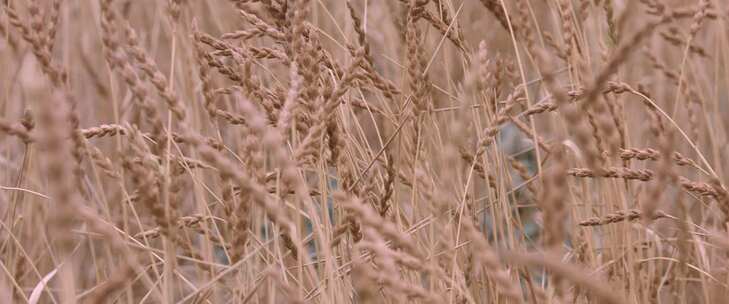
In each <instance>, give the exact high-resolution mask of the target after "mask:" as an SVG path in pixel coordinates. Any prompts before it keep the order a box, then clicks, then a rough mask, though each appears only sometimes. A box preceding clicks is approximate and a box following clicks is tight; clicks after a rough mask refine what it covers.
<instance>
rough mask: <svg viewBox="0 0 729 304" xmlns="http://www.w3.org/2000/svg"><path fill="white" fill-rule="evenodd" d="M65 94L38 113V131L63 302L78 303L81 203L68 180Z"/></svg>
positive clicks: (57, 93) (72, 181)
mask: <svg viewBox="0 0 729 304" xmlns="http://www.w3.org/2000/svg"><path fill="white" fill-rule="evenodd" d="M64 97H65V96H64V93H63V92H60V91H54V92H53V95H52V96H50V97H49V98H48V99H46V100H45V101H44V104H43V105H42V106H40V107H38V108H39V112H38V122H39V123H38V131H39V144H40V149H41V151H42V152H41V153H43V155H45V156H44V158H45V162H44V167H43V171H44V172H45V174H46V176H47V177H48V195H49V196H50V197H52V198H53V212H52V213H51V214H52V215H51V217H50V223H49V224H50V225H49V230H48V231H49V234H50V236H51V239H52V240H53V241H55V243H56V244H57V246H58V247H57V248H58V249H59V252H58V255H57V256H58V257H59V260H60V263H62V264H61V265H60V268H61V269H60V271H59V273H60V274H59V280H57V282H58V284H59V285H60V286H59V290H60V292H61V299H62V302H64V303H73V302H75V297H76V294H75V292H76V287H75V285H76V282H77V280H76V279H77V278H76V276H75V274H74V272H75V269H76V262H75V260H74V259H73V258H71V257H72V254H71V253H72V251H73V248H74V246H76V241H77V239H76V234H75V233H74V232H73V231H72V230H73V229H74V226H75V220H76V215H75V214H76V212H77V210H76V207H77V206H79V205H81V204H79V200H80V199H81V198H80V196H79V195H78V193H77V192H76V185H75V182H76V181H77V180H76V179H73V178H68V177H69V176H72V174H73V167H72V166H71V162H69V161H68V160H69V159H71V158H72V157H71V151H72V149H73V147H72V146H71V143H70V141H69V140H68V139H67V136H68V134H70V133H71V127H70V125H69V123H68V121H67V120H66V116H67V115H68V114H67V113H68V111H69V109H68V106H67V102H65V101H64V100H63V98H64Z"/></svg>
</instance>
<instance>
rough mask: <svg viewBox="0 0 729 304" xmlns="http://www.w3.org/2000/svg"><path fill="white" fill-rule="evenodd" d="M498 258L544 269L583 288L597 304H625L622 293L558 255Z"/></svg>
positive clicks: (504, 256) (511, 254) (503, 256)
mask: <svg viewBox="0 0 729 304" xmlns="http://www.w3.org/2000/svg"><path fill="white" fill-rule="evenodd" d="M500 256H501V257H502V258H503V259H505V260H506V261H507V262H509V263H514V264H518V265H523V266H531V267H544V268H545V269H546V270H547V271H549V272H550V273H552V275H554V276H556V277H560V278H563V279H565V280H567V281H569V282H571V283H573V284H575V285H577V286H579V287H581V288H584V289H585V290H587V292H588V293H589V294H590V295H591V297H593V298H594V299H596V300H597V302H598V303H610V304H620V303H626V301H625V296H624V295H623V294H622V292H620V291H618V290H616V289H615V288H611V286H609V285H607V284H604V282H602V281H599V280H597V279H595V278H594V277H591V276H590V275H589V274H590V271H588V270H585V269H582V268H581V267H579V266H577V265H572V264H566V263H563V262H562V261H561V260H560V256H558V255H554V254H538V253H517V252H504V253H503V254H501V255H500Z"/></svg>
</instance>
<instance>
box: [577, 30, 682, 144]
mask: <svg viewBox="0 0 729 304" xmlns="http://www.w3.org/2000/svg"><path fill="white" fill-rule="evenodd" d="M667 21H668V19H667V18H662V19H660V20H657V21H653V22H649V23H647V24H645V25H644V26H643V27H641V28H640V29H639V30H637V31H636V32H635V33H634V34H633V36H631V37H630V38H628V39H627V40H626V41H624V42H623V43H622V44H621V45H619V46H618V47H617V48H616V49H615V51H614V53H613V55H612V56H611V57H610V59H609V60H608V61H607V62H606V63H605V66H604V67H603V68H602V69H601V70H600V71H599V72H598V73H597V76H595V78H594V79H593V80H592V81H591V82H590V84H589V85H588V87H587V89H586V92H585V94H584V96H585V98H584V101H583V103H582V108H583V109H588V108H592V109H593V110H594V111H595V113H596V115H597V118H598V121H597V126H598V127H599V129H600V132H601V133H602V134H603V135H604V136H605V137H606V141H607V142H608V145H607V147H608V148H610V150H611V152H616V151H617V149H618V148H619V146H620V144H619V143H618V140H617V138H616V136H615V135H616V133H615V129H614V128H615V126H614V125H613V124H612V122H611V121H610V120H609V119H607V117H608V116H609V115H605V105H604V102H603V100H602V99H601V98H599V95H600V92H601V91H602V90H603V87H604V86H605V85H607V84H608V80H609V79H610V77H612V75H613V74H615V73H616V72H617V71H618V69H619V68H620V66H622V65H623V63H625V62H626V61H627V60H628V58H629V56H630V55H631V54H632V52H633V51H634V50H635V49H636V48H637V47H636V46H637V45H638V44H639V43H640V42H642V41H643V40H644V39H645V38H646V37H647V36H648V35H649V34H650V33H652V32H653V31H654V30H655V28H656V27H658V26H660V25H662V24H664V23H665V22H667Z"/></svg>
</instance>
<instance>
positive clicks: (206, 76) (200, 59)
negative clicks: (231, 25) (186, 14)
mask: <svg viewBox="0 0 729 304" xmlns="http://www.w3.org/2000/svg"><path fill="white" fill-rule="evenodd" d="M192 33H193V44H194V46H195V59H196V61H197V70H198V78H199V79H200V82H201V84H202V96H203V105H204V107H205V110H206V111H207V112H208V116H209V118H210V119H214V118H215V116H216V115H215V109H216V108H215V94H213V86H212V83H211V77H210V68H209V67H208V65H207V63H206V60H205V56H206V52H205V49H203V42H202V41H201V39H202V33H200V29H199V27H198V22H197V19H193V20H192Z"/></svg>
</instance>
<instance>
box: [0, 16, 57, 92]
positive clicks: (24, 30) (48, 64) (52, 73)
mask: <svg viewBox="0 0 729 304" xmlns="http://www.w3.org/2000/svg"><path fill="white" fill-rule="evenodd" d="M30 4H31V6H30V7H29V14H30V15H31V23H32V24H31V25H30V26H29V25H27V24H26V23H25V22H24V21H23V19H22V18H21V17H20V16H19V15H18V13H17V12H16V11H15V9H14V8H12V7H11V6H10V5H9V4H8V3H3V5H4V7H5V13H6V15H7V16H8V21H9V23H10V24H11V25H13V26H14V27H15V28H16V29H17V30H19V31H20V34H21V37H23V40H25V41H26V42H27V43H29V44H30V45H31V51H32V52H33V55H34V56H35V58H36V59H37V60H38V62H39V63H40V66H41V69H42V70H43V72H44V73H45V74H46V75H47V76H48V78H49V79H50V80H51V83H53V85H54V86H55V87H57V88H62V87H64V86H65V85H66V80H67V76H68V75H67V74H66V72H65V71H64V70H63V68H61V67H60V66H59V65H58V64H57V63H56V62H55V61H54V60H53V56H52V54H51V52H50V49H49V48H48V47H47V45H46V44H44V40H43V37H45V35H44V34H43V32H42V30H43V27H42V21H40V25H39V22H38V20H37V19H38V18H40V17H39V14H40V8H38V6H37V3H35V4H34V3H30ZM33 5H35V8H33ZM34 13H35V14H36V15H33V14H34Z"/></svg>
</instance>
